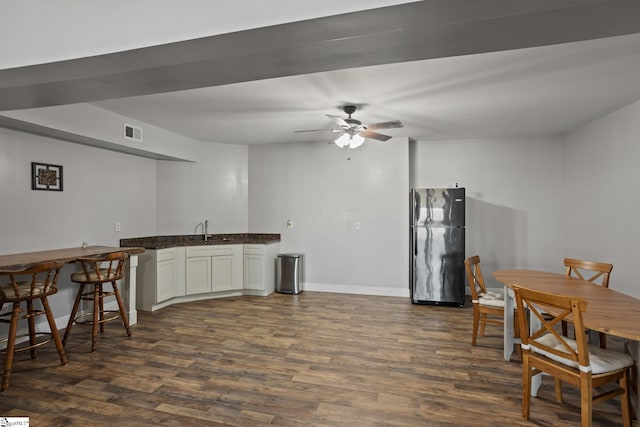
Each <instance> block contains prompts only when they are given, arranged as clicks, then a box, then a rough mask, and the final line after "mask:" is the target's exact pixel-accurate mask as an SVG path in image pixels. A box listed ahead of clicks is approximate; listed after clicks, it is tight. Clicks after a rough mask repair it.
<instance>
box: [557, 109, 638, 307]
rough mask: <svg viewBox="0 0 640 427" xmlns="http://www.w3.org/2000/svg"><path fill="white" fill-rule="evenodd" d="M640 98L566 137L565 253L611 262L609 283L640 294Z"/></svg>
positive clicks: (634, 294) (626, 291)
mask: <svg viewBox="0 0 640 427" xmlns="http://www.w3.org/2000/svg"><path fill="white" fill-rule="evenodd" d="M639 140H640V102H636V103H634V104H631V105H629V106H627V107H625V108H622V109H620V110H618V111H616V112H613V113H611V114H608V115H606V116H604V117H602V118H600V119H598V120H595V121H593V122H591V123H588V124H587V125H585V126H583V127H581V128H579V129H576V130H574V131H573V132H571V133H570V134H569V135H568V136H567V147H566V148H567V187H568V191H567V216H568V218H570V221H568V227H567V251H566V255H567V256H570V257H573V258H581V259H587V260H592V261H601V262H609V263H612V264H613V271H612V273H611V279H610V282H609V286H610V287H611V288H612V289H615V290H618V291H620V292H623V293H626V294H629V295H633V296H635V297H640V286H639V283H638V276H637V270H638V266H637V264H638V261H637V259H638V257H637V254H638V250H637V248H638V245H639V242H640V227H638V221H639V218H640V196H638V194H639V191H638V183H639V182H640V168H639V167H638V165H639V163H640V143H639Z"/></svg>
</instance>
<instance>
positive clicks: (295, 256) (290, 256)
mask: <svg viewBox="0 0 640 427" xmlns="http://www.w3.org/2000/svg"><path fill="white" fill-rule="evenodd" d="M278 256H279V257H281V258H300V257H301V256H302V254H278Z"/></svg>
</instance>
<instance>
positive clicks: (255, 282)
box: [243, 243, 280, 296]
mask: <svg viewBox="0 0 640 427" xmlns="http://www.w3.org/2000/svg"><path fill="white" fill-rule="evenodd" d="M279 247H280V245H279V244H277V243H272V244H245V245H244V274H243V276H244V290H245V293H246V294H250V295H262V296H266V295H269V294H271V293H273V291H274V290H275V259H276V256H277V253H278V249H279Z"/></svg>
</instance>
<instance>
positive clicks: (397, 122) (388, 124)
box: [365, 120, 404, 130]
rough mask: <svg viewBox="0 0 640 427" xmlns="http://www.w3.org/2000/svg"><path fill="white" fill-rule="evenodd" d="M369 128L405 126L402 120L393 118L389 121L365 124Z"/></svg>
mask: <svg viewBox="0 0 640 427" xmlns="http://www.w3.org/2000/svg"><path fill="white" fill-rule="evenodd" d="M365 126H366V127H367V130H375V129H392V128H401V127H404V125H403V124H402V122H401V121H400V120H391V121H389V122H379V123H370V124H368V125H365Z"/></svg>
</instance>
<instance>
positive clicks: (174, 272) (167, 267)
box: [136, 247, 185, 311]
mask: <svg viewBox="0 0 640 427" xmlns="http://www.w3.org/2000/svg"><path fill="white" fill-rule="evenodd" d="M184 254H185V250H184V247H174V248H166V249H156V250H153V249H148V250H146V251H145V252H144V253H142V254H140V255H138V269H137V273H138V277H137V283H138V286H137V289H136V301H137V304H136V308H137V309H138V310H146V311H153V310H154V309H157V308H159V307H158V305H159V304H160V305H161V304H162V303H164V302H166V301H169V300H171V299H172V298H175V297H178V296H182V295H184V294H185V280H184V269H185V266H184V260H185V257H184Z"/></svg>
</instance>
